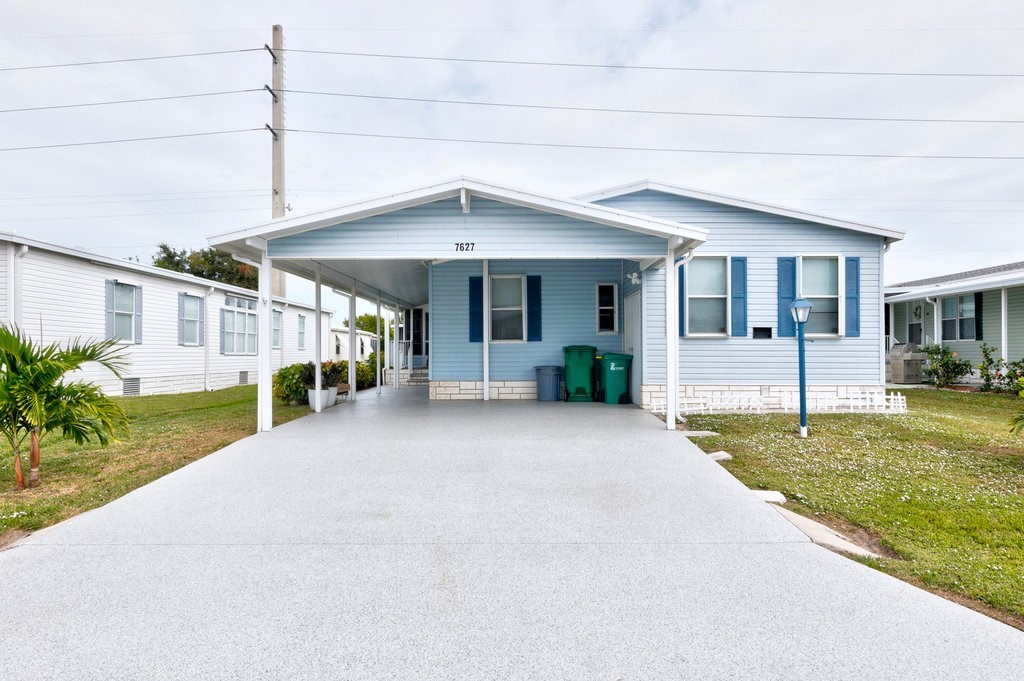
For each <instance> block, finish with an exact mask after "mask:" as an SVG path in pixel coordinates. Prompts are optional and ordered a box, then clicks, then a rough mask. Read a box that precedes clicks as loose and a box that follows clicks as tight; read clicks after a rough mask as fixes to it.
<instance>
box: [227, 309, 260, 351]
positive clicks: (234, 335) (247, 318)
mask: <svg viewBox="0 0 1024 681" xmlns="http://www.w3.org/2000/svg"><path fill="white" fill-rule="evenodd" d="M221 322H222V324H221V331H220V332H221V344H222V346H223V348H224V349H223V352H224V354H226V355H254V354H256V313H255V312H245V311H242V310H227V309H225V310H221Z"/></svg>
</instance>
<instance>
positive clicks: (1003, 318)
mask: <svg viewBox="0 0 1024 681" xmlns="http://www.w3.org/2000/svg"><path fill="white" fill-rule="evenodd" d="M999 298H1000V311H999V315H1000V316H999V322H1000V325H999V332H1000V333H999V354H1000V356H1001V357H1002V358H1003V359H1005V360H1006V361H1010V328H1009V327H1010V313H1009V298H1010V296H1009V294H1008V293H1007V289H1006V287H1005V286H1004V287H1003V288H1002V290H1001V291H1000V296H999Z"/></svg>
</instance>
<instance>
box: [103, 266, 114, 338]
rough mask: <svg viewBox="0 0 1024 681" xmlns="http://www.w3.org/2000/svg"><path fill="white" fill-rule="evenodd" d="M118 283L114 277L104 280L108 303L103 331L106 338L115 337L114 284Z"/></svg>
mask: <svg viewBox="0 0 1024 681" xmlns="http://www.w3.org/2000/svg"><path fill="white" fill-rule="evenodd" d="M116 283H117V282H115V281H114V280H113V279H107V280H106V281H105V282H104V286H105V287H106V294H105V295H106V305H105V307H104V309H105V310H106V320H105V322H104V332H103V333H104V337H105V338H113V337H114V285H115V284H116Z"/></svg>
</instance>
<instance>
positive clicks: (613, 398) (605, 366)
mask: <svg viewBox="0 0 1024 681" xmlns="http://www.w3.org/2000/svg"><path fill="white" fill-rule="evenodd" d="M632 363H633V355H620V354H618V353H616V352H606V353H604V358H603V359H602V360H601V390H603V391H604V403H605V404H629V401H630V400H629V366H630V364H632Z"/></svg>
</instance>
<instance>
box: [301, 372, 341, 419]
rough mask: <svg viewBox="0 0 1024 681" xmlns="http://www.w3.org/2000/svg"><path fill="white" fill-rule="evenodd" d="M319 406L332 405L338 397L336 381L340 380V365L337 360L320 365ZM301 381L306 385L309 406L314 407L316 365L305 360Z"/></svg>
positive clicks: (315, 400) (315, 399) (315, 402)
mask: <svg viewBox="0 0 1024 681" xmlns="http://www.w3.org/2000/svg"><path fill="white" fill-rule="evenodd" d="M320 372H321V376H320V394H319V401H320V408H321V409H323V408H324V407H330V406H333V405H334V403H335V401H336V400H337V399H338V381H339V380H341V366H340V365H339V364H338V362H324V363H323V364H321V365H320ZM302 381H303V383H305V385H306V394H307V397H308V399H309V408H310V409H314V410H315V409H316V404H317V397H318V396H317V392H316V365H315V364H314V363H313V362H307V363H306V364H304V365H303V366H302Z"/></svg>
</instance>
